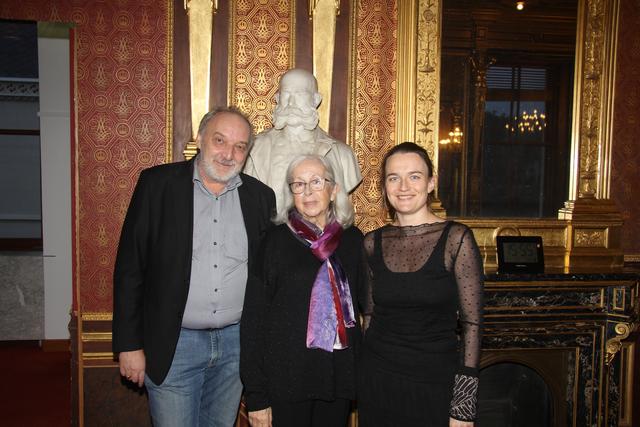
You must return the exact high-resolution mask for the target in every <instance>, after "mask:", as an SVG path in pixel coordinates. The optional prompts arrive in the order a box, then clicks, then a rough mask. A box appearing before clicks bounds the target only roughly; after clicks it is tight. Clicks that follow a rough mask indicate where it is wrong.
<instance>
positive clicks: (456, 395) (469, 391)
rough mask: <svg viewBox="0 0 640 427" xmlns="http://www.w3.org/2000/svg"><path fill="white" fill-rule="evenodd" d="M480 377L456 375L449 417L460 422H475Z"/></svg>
mask: <svg viewBox="0 0 640 427" xmlns="http://www.w3.org/2000/svg"><path fill="white" fill-rule="evenodd" d="M477 396H478V377H475V376H471V375H464V374H456V379H455V382H454V384H453V399H451V409H450V410H449V415H450V416H451V418H455V419H456V420H460V421H473V420H475V419H476V407H477V400H478V397H477Z"/></svg>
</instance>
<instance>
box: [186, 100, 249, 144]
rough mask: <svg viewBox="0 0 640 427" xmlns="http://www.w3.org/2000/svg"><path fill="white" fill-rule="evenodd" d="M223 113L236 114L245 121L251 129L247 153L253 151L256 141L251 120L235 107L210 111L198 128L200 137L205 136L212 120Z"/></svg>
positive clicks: (203, 117) (217, 108)
mask: <svg viewBox="0 0 640 427" xmlns="http://www.w3.org/2000/svg"><path fill="white" fill-rule="evenodd" d="M221 113H229V114H235V115H236V116H239V117H240V118H242V119H243V120H244V121H245V123H246V124H247V126H248V127H249V141H248V142H249V147H248V150H247V152H248V151H249V150H251V147H253V140H254V135H253V125H252V124H251V122H250V121H249V118H248V117H247V116H246V115H245V114H244V113H243V112H242V111H240V109H238V108H237V107H233V106H231V107H216V108H214V109H213V110H211V111H209V112H208V113H207V114H205V115H204V116H202V119H201V120H200V125H199V126H198V136H202V134H204V131H205V129H206V128H207V125H208V124H209V122H210V121H211V119H213V118H214V117H215V116H217V115H218V114H221Z"/></svg>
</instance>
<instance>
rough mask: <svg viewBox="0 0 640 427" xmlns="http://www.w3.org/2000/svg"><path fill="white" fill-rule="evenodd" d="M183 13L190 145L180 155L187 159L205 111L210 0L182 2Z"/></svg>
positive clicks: (211, 28) (209, 36)
mask: <svg viewBox="0 0 640 427" xmlns="http://www.w3.org/2000/svg"><path fill="white" fill-rule="evenodd" d="M185 9H186V10H187V15H188V17H189V70H190V77H191V141H189V142H188V144H187V146H186V147H185V149H184V151H183V154H184V156H185V158H187V159H188V158H191V157H193V155H195V153H196V144H195V141H196V134H197V133H198V125H199V123H200V119H201V118H202V116H204V115H205V114H206V113H207V111H209V94H210V89H209V86H210V82H211V75H210V73H211V46H212V44H213V14H214V13H215V10H216V9H215V5H214V4H213V2H212V0H185Z"/></svg>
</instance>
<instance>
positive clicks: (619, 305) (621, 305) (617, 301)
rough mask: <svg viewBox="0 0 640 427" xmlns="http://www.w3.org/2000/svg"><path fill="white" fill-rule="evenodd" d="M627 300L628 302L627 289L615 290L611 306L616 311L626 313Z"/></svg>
mask: <svg viewBox="0 0 640 427" xmlns="http://www.w3.org/2000/svg"><path fill="white" fill-rule="evenodd" d="M626 300H627V292H626V290H625V288H614V289H613V301H612V303H611V305H612V308H613V309H614V310H615V311H624V310H625V308H626V305H627V304H626V302H627V301H626Z"/></svg>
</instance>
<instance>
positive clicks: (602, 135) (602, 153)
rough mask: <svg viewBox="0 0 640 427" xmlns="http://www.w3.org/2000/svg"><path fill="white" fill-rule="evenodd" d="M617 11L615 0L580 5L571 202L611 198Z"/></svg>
mask: <svg viewBox="0 0 640 427" xmlns="http://www.w3.org/2000/svg"><path fill="white" fill-rule="evenodd" d="M618 11H619V2H618V0H611V1H609V0H580V1H579V6H578V34H577V40H576V74H575V75H576V78H575V81H576V83H575V88H574V90H575V96H574V123H573V135H572V140H573V142H572V157H573V159H572V162H571V166H572V168H571V169H572V170H571V187H570V189H569V198H570V199H571V200H575V199H576V198H580V199H582V198H584V199H589V198H597V199H606V198H608V197H609V187H610V169H611V131H612V126H613V123H612V122H613V120H612V115H613V82H614V72H615V48H616V39H617V23H618ZM576 169H577V171H576Z"/></svg>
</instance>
